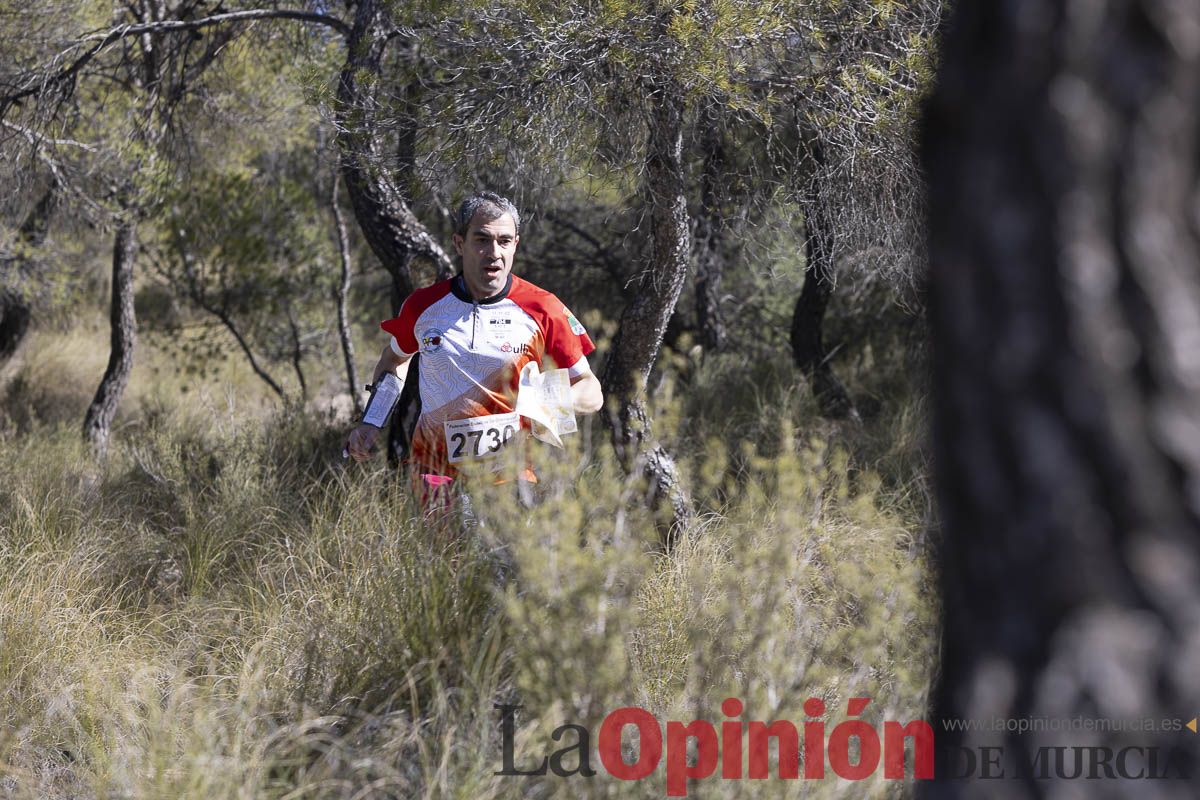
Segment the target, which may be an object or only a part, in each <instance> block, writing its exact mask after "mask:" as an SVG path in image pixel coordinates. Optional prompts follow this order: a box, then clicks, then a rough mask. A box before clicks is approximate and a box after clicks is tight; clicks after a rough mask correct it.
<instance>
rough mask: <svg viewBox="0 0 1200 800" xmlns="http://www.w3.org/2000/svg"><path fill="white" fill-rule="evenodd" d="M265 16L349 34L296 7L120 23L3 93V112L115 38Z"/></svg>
mask: <svg viewBox="0 0 1200 800" xmlns="http://www.w3.org/2000/svg"><path fill="white" fill-rule="evenodd" d="M263 19H290V20H297V21H300V22H311V23H315V24H317V25H324V26H326V27H329V28H332V29H333V30H335V31H337V32H338V33H339V34H341V35H342V36H343V37H347V36H349V35H350V26H349V25H347V24H346V23H345V22H342V20H340V19H338V18H337V17H332V16H329V15H328V14H317V13H313V12H309V11H295V10H289V9H267V8H264V9H250V10H247V11H230V12H228V13H225V14H214V15H213V16H211V17H203V18H201V19H194V20H181V19H172V20H163V21H161V22H146V23H142V24H137V25H120V26H118V27H116V28H112V29H111V30H107V31H97V32H95V33H91V34H88V35H86V36H83V37H82V38H80V39H78V40H76V42H75V43H74V44H73V45H72V48H75V47H80V46H82V45H85V44H87V43H88V42H95V44H93V45H92V46H91V47H89V48H87V50H85V51H84V52H83V54H82V55H80V56H79V57H77V58H76V59H75V60H74V61H72V62H71V63H70V64H69V65H67V66H65V67H63V68H62V69H60V70H59V71H58V72H57V73H55V74H54V75H51V76H49V77H46V78H42V79H35V80H34V82H33V83H32V84H31V85H30V84H27V85H26V86H25V87H23V88H21V89H18V90H17V91H16V92H14V93H12V94H7V95H4V96H3V97H0V115H2V114H3V113H4V111H5V110H6V109H7V107H8V106H9V105H11V104H12V103H15V102H16V101H18V100H23V99H24V98H26V97H32V96H34V95H38V94H41V93H42V91H43V90H44V89H45V88H46V87H47V86H50V85H53V84H59V83H63V82H65V81H68V80H70V79H71V78H73V77H74V76H75V75H76V74H78V73H79V71H80V70H82V69H83V68H84V67H85V66H87V64H88V62H90V61H91V60H92V59H93V58H95V57H96V55H97V54H99V53H100V52H101V51H102V50H105V49H106V48H108V47H110V46H111V45H113V44H115V43H116V42H119V41H121V40H122V39H126V38H128V37H130V36H142V35H144V34H148V33H174V32H178V31H195V30H200V29H202V28H211V27H213V26H214V25H224V24H226V23H236V22H254V21H256V20H263ZM67 52H69V50H67V51H64V52H63V53H62V54H60V55H65V53H67Z"/></svg>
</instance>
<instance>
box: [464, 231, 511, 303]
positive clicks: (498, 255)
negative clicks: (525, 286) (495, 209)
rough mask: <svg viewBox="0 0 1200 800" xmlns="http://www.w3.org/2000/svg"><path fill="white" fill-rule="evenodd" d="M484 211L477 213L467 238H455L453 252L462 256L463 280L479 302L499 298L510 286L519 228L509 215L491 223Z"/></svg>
mask: <svg viewBox="0 0 1200 800" xmlns="http://www.w3.org/2000/svg"><path fill="white" fill-rule="evenodd" d="M489 216H490V215H489V214H487V213H486V212H485V211H477V212H475V216H473V217H471V222H470V224H469V225H467V235H466V236H465V237H463V236H459V235H458V234H455V235H454V249H455V250H457V251H458V254H459V255H460V256H462V263H463V279H464V280H465V281H466V284H467V291H468V292H470V293H471V296H472V297H474V298H475V299H476V300H484V299H486V298H488V297H491V296H493V295H496V294H499V293H500V292H501V291H503V289H504V285H505V284H506V283H508V273H510V272H512V265H513V256H515V255H516V253H517V242H519V241H520V240H521V237H519V236H517V226H516V224H514V223H513V218H512V217H511V216H509V215H508V214H502V215H500V216H499V217H495V218H492V219H489V218H488V217H489Z"/></svg>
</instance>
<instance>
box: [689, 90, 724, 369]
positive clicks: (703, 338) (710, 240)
mask: <svg viewBox="0 0 1200 800" xmlns="http://www.w3.org/2000/svg"><path fill="white" fill-rule="evenodd" d="M715 105H716V104H715V103H710V104H709V107H708V109H706V113H705V115H704V119H703V122H702V123H701V124H702V125H703V126H704V136H703V144H702V147H703V148H704V168H703V171H702V173H701V176H700V214H699V216H698V217H697V218H696V247H697V251H698V252H697V253H696V320H697V323H698V324H699V326H700V344H701V345H703V346H704V349H705V351H717V350H720V349H722V348H723V347H724V346H725V320H724V319H722V317H721V275H722V272H723V271H724V267H725V263H724V258H723V255H722V253H721V245H722V243H723V242H724V239H725V225H726V223H725V216H724V214H723V213H722V209H721V196H720V192H721V186H722V185H723V184H724V183H725V180H726V175H725V172H726V162H727V157H726V153H725V140H724V137H723V136H722V133H721V128H720V117H719V115H718V113H717V111H716V108H715Z"/></svg>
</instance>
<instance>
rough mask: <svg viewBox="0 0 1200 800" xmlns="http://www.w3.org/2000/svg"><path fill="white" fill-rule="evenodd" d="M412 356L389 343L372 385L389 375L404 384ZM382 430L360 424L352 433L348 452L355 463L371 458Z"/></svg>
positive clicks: (347, 441) (373, 373)
mask: <svg viewBox="0 0 1200 800" xmlns="http://www.w3.org/2000/svg"><path fill="white" fill-rule="evenodd" d="M411 359H412V356H410V355H401V354H399V353H397V352H396V351H395V350H394V349H393V348H392V345H391V342H389V343H388V344H387V345H386V346H385V347H384V348H383V352H382V353H380V355H379V361H378V362H377V363H376V364H375V370H374V372H372V373H371V383H372V385H374V384H375V383H377V382H378V381H379V379H380V378H381V377H383V376H384V375H386V374H387V373H389V372H390V373H392V374H393V375H395V376H396V377H397V378H398V379H399V380H400V383H402V384H403V383H404V380H405V377H406V376H407V374H408V366H409V364H410V363H411ZM379 433H380V429H379V428H377V427H375V426H374V425H368V424H366V423H359V424H358V426H357V427H355V428H354V430H352V431H351V432H350V437H349V438H348V439H347V440H346V451H347V452H348V453H349V454H350V457H351V458H353V459H354V460H355V461H365V460H366V459H368V458H370V457H371V451H372V449H373V448H374V447H375V442H376V441H377V440H378V439H379Z"/></svg>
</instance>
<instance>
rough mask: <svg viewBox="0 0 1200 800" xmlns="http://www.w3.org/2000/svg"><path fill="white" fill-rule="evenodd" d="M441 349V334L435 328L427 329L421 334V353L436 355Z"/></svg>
mask: <svg viewBox="0 0 1200 800" xmlns="http://www.w3.org/2000/svg"><path fill="white" fill-rule="evenodd" d="M441 349H442V332H441V331H440V330H438V329H437V328H427V329H426V330H425V332H424V333H422V334H421V352H422V353H436V352H437V351H438V350H441Z"/></svg>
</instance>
